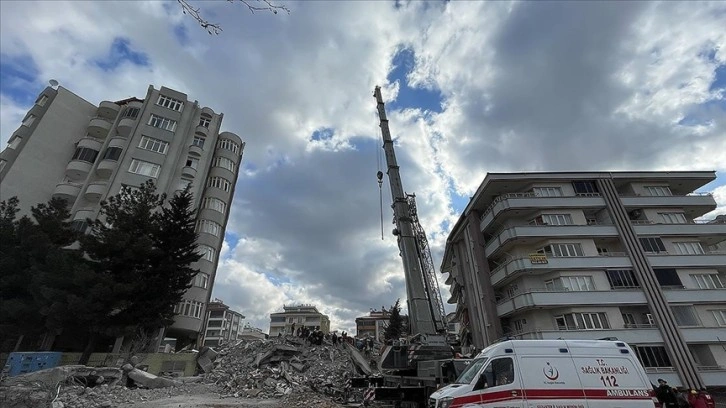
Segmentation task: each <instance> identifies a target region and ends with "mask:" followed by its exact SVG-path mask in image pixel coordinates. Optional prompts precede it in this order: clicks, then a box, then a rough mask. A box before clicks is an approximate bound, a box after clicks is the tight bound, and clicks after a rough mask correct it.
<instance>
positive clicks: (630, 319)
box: [621, 313, 638, 329]
mask: <svg viewBox="0 0 726 408" xmlns="http://www.w3.org/2000/svg"><path fill="white" fill-rule="evenodd" d="M621 315H622V316H623V323H625V328H626V329H627V328H630V327H637V325H638V324H637V323H636V322H635V316H633V314H632V313H622V314H621Z"/></svg>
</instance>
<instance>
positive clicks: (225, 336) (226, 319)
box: [202, 299, 245, 347]
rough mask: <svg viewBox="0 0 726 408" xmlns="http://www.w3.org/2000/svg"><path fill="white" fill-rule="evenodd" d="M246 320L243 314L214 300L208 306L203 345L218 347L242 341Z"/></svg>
mask: <svg viewBox="0 0 726 408" xmlns="http://www.w3.org/2000/svg"><path fill="white" fill-rule="evenodd" d="M244 319H245V316H244V315H243V314H242V313H239V312H236V311H234V310H232V309H230V307H229V306H227V305H225V304H224V302H223V301H221V300H219V299H214V300H213V301H211V302H209V303H208V304H207V317H206V319H205V322H204V340H203V342H202V344H203V345H204V346H207V347H216V346H219V345H220V344H225V343H230V342H234V341H237V340H239V339H241V338H242V337H241V336H242V329H243V327H244V326H243V325H242V322H243V321H244Z"/></svg>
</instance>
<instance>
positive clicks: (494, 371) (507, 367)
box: [474, 357, 514, 389]
mask: <svg viewBox="0 0 726 408" xmlns="http://www.w3.org/2000/svg"><path fill="white" fill-rule="evenodd" d="M481 374H482V377H483V378H484V380H485V381H486V382H485V383H484V384H482V385H479V384H478V383H477V386H480V387H482V388H489V387H498V386H500V385H507V384H511V383H512V382H514V362H513V360H512V358H510V357H504V358H498V359H495V360H492V363H491V364H489V366H488V367H487V368H485V369H484V371H482V373H481ZM474 388H475V389H476V386H475V387H474Z"/></svg>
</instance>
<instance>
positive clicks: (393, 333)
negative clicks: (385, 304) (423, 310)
mask: <svg viewBox="0 0 726 408" xmlns="http://www.w3.org/2000/svg"><path fill="white" fill-rule="evenodd" d="M390 311H391V317H390V318H389V320H388V327H386V331H385V333H384V334H383V335H384V337H385V339H386V340H398V339H399V338H400V337H401V335H402V334H404V328H403V317H402V316H401V299H396V304H395V305H393V306H391V309H390Z"/></svg>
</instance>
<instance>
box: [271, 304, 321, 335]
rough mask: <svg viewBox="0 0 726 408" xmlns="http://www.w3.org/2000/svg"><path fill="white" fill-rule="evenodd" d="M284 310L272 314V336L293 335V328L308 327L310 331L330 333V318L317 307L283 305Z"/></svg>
mask: <svg viewBox="0 0 726 408" xmlns="http://www.w3.org/2000/svg"><path fill="white" fill-rule="evenodd" d="M282 309H283V311H282V312H277V313H271V314H270V336H277V335H279V334H283V335H285V334H292V330H293V326H294V327H295V330H297V328H298V327H307V328H309V329H310V330H315V329H316V328H317V329H319V330H322V332H323V333H325V334H328V333H329V332H330V318H328V316H326V315H324V314H322V313H320V312H319V311H318V308H317V307H316V306H315V305H307V304H301V305H294V306H288V305H283V306H282Z"/></svg>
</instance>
